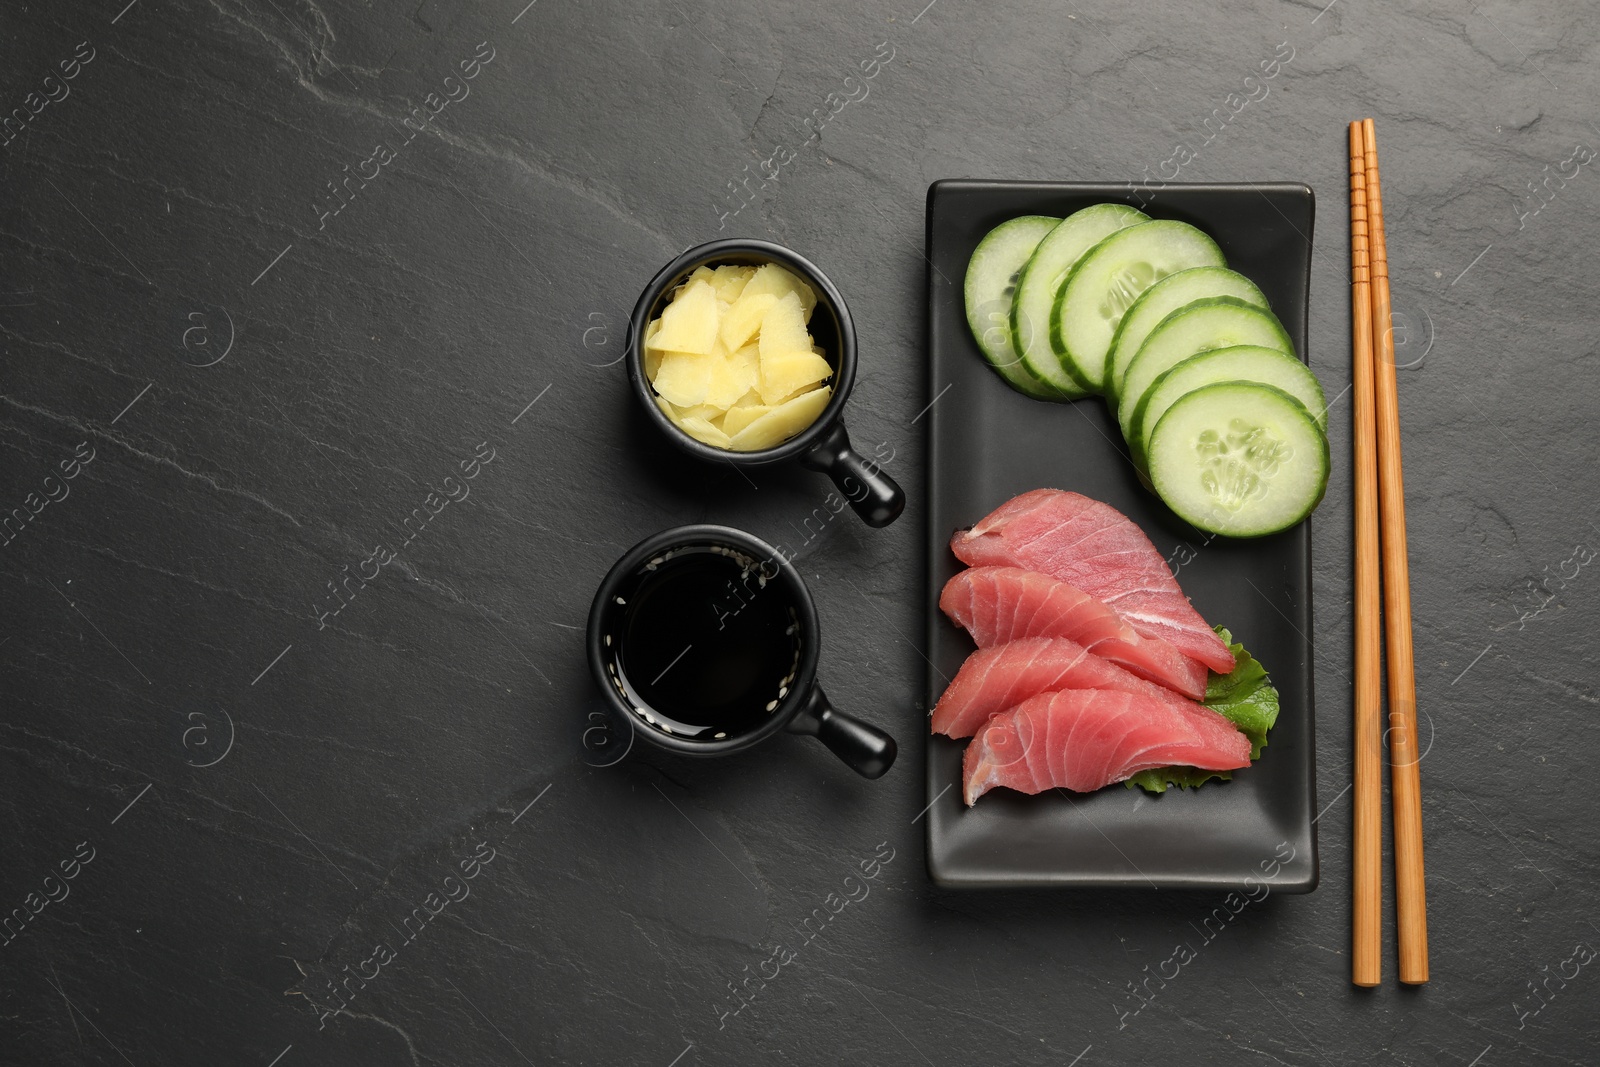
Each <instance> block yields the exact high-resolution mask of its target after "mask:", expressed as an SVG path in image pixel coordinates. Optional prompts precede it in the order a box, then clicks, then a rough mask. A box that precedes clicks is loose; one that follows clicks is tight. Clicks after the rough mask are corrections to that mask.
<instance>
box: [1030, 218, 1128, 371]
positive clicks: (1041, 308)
mask: <svg viewBox="0 0 1600 1067" xmlns="http://www.w3.org/2000/svg"><path fill="white" fill-rule="evenodd" d="M1149 221H1150V216H1148V215H1146V214H1145V213H1144V212H1142V211H1139V210H1138V209H1136V208H1131V207H1129V206H1128V205H1126V204H1095V205H1094V206H1093V207H1086V208H1084V209H1083V210H1082V211H1075V212H1073V213H1072V214H1071V215H1068V216H1067V217H1066V218H1065V219H1064V220H1062V222H1061V225H1059V226H1057V227H1056V228H1055V229H1053V230H1051V231H1050V233H1049V234H1048V235H1047V236H1046V237H1045V239H1044V240H1042V241H1040V242H1039V247H1038V248H1036V249H1034V251H1033V256H1032V258H1030V259H1029V260H1028V263H1027V266H1025V267H1023V268H1022V275H1021V277H1020V278H1018V279H1017V295H1016V298H1015V299H1014V300H1013V301H1012V302H1011V343H1012V345H1013V346H1015V348H1016V350H1017V353H1018V354H1019V355H1020V356H1021V357H1022V361H1023V362H1024V363H1026V364H1027V365H1028V369H1029V370H1030V371H1032V372H1033V374H1034V376H1035V377H1036V378H1039V379H1041V380H1043V381H1045V382H1048V383H1049V384H1050V385H1053V386H1055V387H1056V388H1057V389H1059V390H1061V393H1062V395H1063V396H1067V397H1079V396H1088V395H1089V391H1088V390H1087V389H1085V388H1084V387H1083V386H1082V385H1080V384H1078V382H1076V381H1074V380H1073V378H1072V375H1070V374H1068V373H1067V371H1066V368H1064V367H1063V366H1062V365H1061V359H1060V357H1059V354H1058V352H1057V350H1056V349H1055V347H1054V346H1053V345H1052V344H1051V330H1050V312H1051V311H1052V310H1053V309H1054V307H1055V303H1056V297H1057V296H1058V295H1059V294H1060V292H1061V287H1062V286H1063V285H1065V284H1066V282H1067V275H1068V274H1070V273H1072V268H1073V267H1074V266H1076V265H1077V263H1078V260H1080V259H1082V258H1083V256H1084V254H1085V253H1086V252H1088V251H1089V250H1090V249H1091V248H1093V247H1094V246H1095V245H1097V244H1099V243H1100V242H1101V241H1103V240H1105V238H1107V237H1109V236H1111V235H1112V234H1113V233H1116V232H1117V231H1118V230H1124V229H1127V228H1128V227H1129V226H1136V225H1138V224H1139V223H1141V222H1149Z"/></svg>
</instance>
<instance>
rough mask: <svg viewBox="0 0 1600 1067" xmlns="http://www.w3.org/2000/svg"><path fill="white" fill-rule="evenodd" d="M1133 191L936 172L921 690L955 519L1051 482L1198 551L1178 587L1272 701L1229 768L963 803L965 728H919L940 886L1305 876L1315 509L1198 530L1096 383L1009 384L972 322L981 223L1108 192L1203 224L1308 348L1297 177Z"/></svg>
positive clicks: (1164, 883)
mask: <svg viewBox="0 0 1600 1067" xmlns="http://www.w3.org/2000/svg"><path fill="white" fill-rule="evenodd" d="M1142 191H1143V192H1145V193H1146V195H1148V190H1142ZM1133 192H1134V191H1133V190H1132V189H1131V188H1130V187H1129V186H1128V185H1127V184H1126V183H1123V184H1117V185H1095V184H1086V183H1076V182H1074V183H1057V182H997V181H970V180H956V181H940V182H935V183H934V184H933V185H932V186H930V187H929V189H928V262H929V271H928V345H929V360H928V394H927V397H928V400H929V401H930V402H932V406H931V407H930V408H929V409H928V413H927V415H926V416H925V418H926V419H927V423H928V429H927V432H928V452H929V458H928V509H927V515H928V528H927V538H928V541H927V548H928V582H927V589H926V593H925V604H926V609H925V610H926V612H927V626H928V649H929V652H928V657H929V660H930V663H929V671H928V704H927V706H928V707H930V708H931V707H932V706H933V703H934V701H935V700H936V699H937V698H938V696H939V694H940V693H942V692H943V691H944V687H945V685H946V684H947V679H949V678H953V677H954V676H955V673H956V670H957V669H958V668H959V667H960V666H961V662H962V660H964V659H965V658H966V656H967V655H968V653H970V652H971V651H972V647H973V646H972V643H971V641H970V640H969V639H968V637H967V635H966V634H965V633H964V632H962V631H961V630H960V629H958V628H957V627H956V626H954V625H953V624H952V623H951V622H950V621H949V620H948V619H946V618H945V617H944V616H943V615H942V614H941V613H940V611H939V591H940V590H941V589H942V588H943V587H944V584H945V582H946V581H947V580H948V579H949V578H950V576H951V575H953V574H954V573H955V572H956V570H957V569H959V566H960V564H959V563H958V562H957V561H956V559H955V557H954V556H953V555H951V553H950V549H949V542H950V536H951V534H952V533H953V532H954V531H956V530H958V529H961V528H963V527H967V526H971V525H972V524H973V523H975V522H977V521H978V520H979V519H981V518H982V517H983V516H984V515H986V514H988V513H989V512H990V511H992V510H993V509H994V508H996V507H998V506H999V505H1000V504H1002V503H1004V502H1005V501H1006V500H1009V499H1010V498H1011V497H1013V496H1015V495H1017V494H1018V493H1022V492H1026V491H1027V490H1030V489H1039V488H1044V487H1051V488H1057V489H1070V490H1074V491H1076V492H1079V493H1083V494H1084V495H1086V496H1090V497H1093V498H1095V499H1097V500H1103V501H1105V502H1106V503H1108V504H1110V505H1111V506H1112V507H1114V508H1116V509H1117V510H1119V511H1121V512H1122V513H1123V514H1125V515H1127V516H1128V517H1129V518H1131V519H1132V520H1133V521H1134V522H1136V523H1138V524H1139V526H1140V527H1141V528H1142V529H1143V530H1144V532H1145V533H1146V534H1148V535H1149V537H1150V539H1151V540H1152V541H1154V542H1155V545H1156V548H1157V549H1159V550H1160V551H1161V553H1162V554H1163V555H1164V556H1167V557H1168V559H1169V560H1173V561H1175V562H1180V563H1181V562H1182V560H1183V559H1184V558H1185V550H1184V546H1185V545H1187V546H1188V552H1192V554H1193V558H1192V559H1191V560H1189V561H1188V562H1187V563H1182V565H1181V567H1180V569H1179V572H1178V581H1179V584H1181V585H1182V587H1183V591H1184V592H1185V593H1186V594H1188V596H1189V598H1190V599H1191V600H1192V601H1193V602H1194V605H1195V607H1196V608H1197V609H1198V610H1199V611H1200V614H1201V615H1202V616H1204V617H1205V618H1206V620H1207V621H1209V622H1212V623H1220V624H1222V625H1224V626H1227V627H1228V628H1229V629H1231V630H1232V631H1233V634H1234V639H1235V640H1237V641H1242V642H1243V643H1244V645H1245V647H1246V648H1248V649H1249V650H1250V651H1251V653H1252V654H1254V655H1255V656H1256V658H1257V659H1259V660H1260V661H1261V662H1262V663H1263V664H1264V665H1265V666H1266V667H1267V669H1268V671H1269V672H1270V673H1271V676H1272V681H1273V683H1274V684H1275V685H1276V686H1277V687H1278V692H1279V694H1280V696H1281V698H1282V711H1281V713H1280V714H1279V716H1278V723H1277V726H1276V727H1274V729H1273V731H1272V734H1271V743H1270V744H1269V745H1268V747H1267V748H1266V750H1265V751H1264V752H1263V753H1262V756H1261V759H1260V760H1259V761H1258V762H1257V763H1256V764H1255V765H1254V766H1251V767H1249V768H1246V769H1245V770H1242V771H1238V772H1236V773H1235V774H1234V778H1233V781H1231V782H1225V783H1224V782H1211V783H1209V784H1207V785H1205V786H1203V787H1202V788H1200V789H1198V790H1189V791H1179V790H1177V789H1169V790H1168V791H1167V792H1166V793H1165V794H1163V795H1161V796H1150V795H1148V794H1146V793H1145V792H1144V791H1143V790H1139V789H1128V788H1125V787H1124V786H1121V785H1113V786H1110V787H1108V788H1106V789H1102V790H1099V791H1098V792H1095V793H1089V794H1070V793H1066V792H1063V791H1060V790H1057V791H1052V792H1049V793H1044V794H1041V795H1038V796H1024V795H1022V794H1020V793H1016V792H1013V791H1011V790H1009V789H1001V790H996V791H994V792H991V793H989V794H987V795H985V796H984V797H983V798H982V799H981V800H980V801H979V802H978V803H977V804H976V805H975V806H974V807H972V808H970V809H969V808H967V807H966V806H965V805H964V804H963V803H962V801H961V757H962V753H963V752H964V751H965V748H966V744H967V742H966V741H954V740H951V739H949V738H946V737H929V739H928V740H929V744H928V756H927V770H928V801H929V804H930V807H929V808H928V812H927V820H928V872H929V874H930V875H931V876H932V877H933V879H934V881H935V882H937V883H938V884H940V885H943V886H971V887H983V886H991V887H1000V886H1117V887H1122V886H1127V887H1138V886H1149V887H1152V888H1162V889H1167V888H1192V889H1204V888H1213V887H1238V886H1242V885H1244V881H1245V879H1246V878H1247V877H1254V878H1255V879H1258V880H1259V879H1265V878H1266V875H1267V874H1271V875H1273V877H1271V878H1270V879H1268V880H1270V882H1271V884H1272V886H1273V888H1274V889H1277V890H1279V891H1281V892H1302V893H1304V892H1310V891H1311V890H1312V889H1315V888H1316V885H1317V848H1316V827H1315V825H1314V824H1313V818H1314V814H1313V813H1314V808H1315V796H1314V790H1315V775H1314V773H1313V770H1314V757H1315V752H1314V740H1313V732H1312V704H1311V657H1312V649H1311V530H1310V525H1309V523H1302V524H1301V525H1299V526H1297V527H1295V528H1294V529H1292V530H1288V531H1285V532H1284V533H1282V534H1278V535H1275V536H1273V537H1269V538H1263V539H1259V540H1253V541H1226V540H1224V539H1222V538H1218V539H1215V540H1212V541H1211V542H1210V543H1209V544H1206V543H1204V542H1205V540H1206V539H1205V536H1204V535H1202V534H1200V533H1198V532H1197V531H1196V530H1194V529H1193V528H1192V527H1190V526H1188V525H1187V524H1186V523H1184V522H1183V521H1182V520H1181V519H1179V518H1177V517H1176V516H1175V515H1173V514H1172V512H1170V511H1169V510H1168V509H1167V508H1166V507H1165V505H1163V504H1162V503H1161V501H1159V500H1158V499H1156V497H1155V496H1154V495H1152V494H1151V493H1149V492H1147V491H1146V490H1145V489H1143V488H1142V487H1141V486H1140V485H1139V483H1138V480H1137V478H1136V477H1135V475H1134V472H1133V468H1132V466H1131V464H1130V463H1129V461H1128V459H1127V456H1126V453H1125V451H1124V448H1123V445H1122V439H1121V435H1120V434H1119V432H1118V429H1117V422H1116V419H1115V418H1114V417H1111V416H1110V415H1109V414H1108V413H1107V411H1106V409H1105V405H1104V404H1103V402H1102V401H1100V400H1099V399H1097V398H1090V399H1086V400H1080V401H1077V402H1076V403H1071V404H1054V403H1046V402H1041V401H1037V400H1030V399H1028V398H1027V397H1025V396H1023V395H1022V394H1020V393H1017V392H1015V391H1014V390H1012V389H1011V388H1010V387H1009V386H1007V385H1006V383H1005V382H1003V381H1002V380H1001V379H1000V377H999V376H998V375H996V374H995V373H994V372H993V371H992V370H990V369H989V367H988V365H987V364H986V363H985V362H984V360H983V356H982V355H981V353H980V352H979V350H978V346H977V343H976V342H975V341H974V340H973V338H972V334H971V332H970V331H969V330H968V328H967V322H966V316H965V312H964V309H963V303H962V281H963V279H964V278H965V276H966V270H967V260H968V258H969V257H970V256H971V255H972V250H973V249H974V248H975V247H976V246H977V244H978V241H979V240H980V239H981V238H982V237H983V235H984V234H986V233H987V232H989V230H990V229H992V228H993V227H995V226H997V225H999V224H1000V223H1002V222H1004V221H1005V220H1007V219H1009V218H1014V217H1016V216H1018V215H1054V216H1059V217H1065V216H1067V215H1069V214H1071V213H1072V212H1074V211H1076V210H1078V209H1079V208H1082V207H1087V206H1089V205H1090V204H1096V203H1102V202H1105V201H1118V202H1121V203H1129V204H1133V205H1134V206H1136V207H1140V209H1141V210H1143V211H1144V212H1145V213H1146V214H1148V215H1150V216H1151V217H1152V218H1159V219H1181V220H1183V221H1184V222H1189V223H1192V224H1194V225H1195V226H1198V227H1200V229H1202V230H1204V231H1205V232H1206V233H1208V234H1210V235H1211V236H1212V237H1213V238H1214V239H1215V240H1216V241H1217V243H1218V244H1219V245H1221V247H1222V251H1223V253H1224V254H1225V255H1226V256H1227V258H1228V265H1229V266H1230V267H1232V268H1233V269H1234V270H1236V271H1239V272H1240V273H1242V274H1244V275H1246V276H1247V277H1249V278H1250V279H1251V280H1252V281H1254V282H1255V283H1256V284H1257V285H1259V286H1260V287H1261V289H1262V291H1263V292H1264V293H1265V294H1266V296H1267V298H1268V300H1270V301H1271V304H1272V309H1273V310H1274V311H1275V312H1277V314H1278V317H1279V318H1280V319H1282V320H1283V325H1284V327H1285V329H1287V330H1288V331H1289V336H1290V337H1291V338H1292V339H1293V340H1294V343H1295V346H1296V349H1297V350H1298V352H1299V354H1300V358H1301V359H1305V358H1306V306H1307V299H1308V296H1309V286H1310V272H1311V224H1312V215H1313V209H1314V202H1313V196H1312V192H1311V190H1310V189H1309V188H1308V187H1306V186H1304V185H1296V184H1269V185H1168V186H1166V187H1164V188H1162V189H1161V190H1160V191H1159V192H1157V193H1156V194H1155V195H1154V196H1153V198H1151V199H1150V200H1149V202H1148V203H1144V204H1141V203H1140V202H1139V199H1138V198H1136V197H1135V196H1134V195H1133ZM1290 850H1292V853H1291V851H1290ZM1290 855H1292V857H1293V858H1292V859H1289V860H1288V861H1287V862H1283V860H1284V857H1287V856H1290ZM1275 864H1276V866H1277V868H1278V869H1274V865H1275Z"/></svg>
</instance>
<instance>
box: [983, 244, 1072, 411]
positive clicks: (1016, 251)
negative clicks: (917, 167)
mask: <svg viewBox="0 0 1600 1067" xmlns="http://www.w3.org/2000/svg"><path fill="white" fill-rule="evenodd" d="M1060 222H1061V220H1060V219H1057V218H1051V217H1049V216H1046V215H1024V216H1022V217H1021V218H1016V219H1011V220H1010V221H1009V222H1002V223H1001V224H1000V225H998V226H996V227H995V228H994V229H992V230H990V231H989V232H988V233H986V234H984V237H983V240H981V241H979V242H978V247H977V248H975V249H973V251H972V258H971V259H970V260H968V261H967V277H966V283H965V285H964V286H963V290H964V294H965V297H966V305H967V325H968V326H970V327H972V336H973V337H974V338H976V339H977V342H978V347H979V348H980V349H982V351H983V358H984V359H986V360H988V361H989V366H991V367H993V368H994V369H995V371H996V373H998V374H999V375H1000V377H1002V378H1004V379H1005V380H1006V382H1007V383H1009V384H1010V386H1011V387H1012V388H1013V389H1016V390H1017V391H1019V392H1022V393H1026V394H1027V395H1028V396H1031V397H1037V398H1039V399H1042V400H1054V399H1057V398H1058V393H1057V392H1056V390H1054V389H1051V388H1050V387H1049V386H1048V385H1046V384H1045V383H1044V382H1043V381H1041V380H1040V379H1039V377H1038V376H1037V375H1035V374H1034V373H1033V372H1032V371H1030V370H1029V369H1028V367H1027V364H1025V363H1023V362H1022V357H1021V356H1020V355H1018V354H1017V350H1016V348H1015V346H1013V345H1012V343H1011V303H1012V297H1013V295H1014V294H1015V292H1016V288H1017V275H1018V274H1019V273H1020V272H1021V271H1022V268H1023V267H1024V266H1025V265H1026V264H1027V262H1028V257H1030V256H1032V255H1033V250H1034V249H1035V248H1037V247H1039V242H1040V241H1042V240H1044V238H1045V235H1046V234H1048V233H1049V232H1050V231H1051V230H1053V229H1055V228H1056V226H1057V224H1059V223H1060Z"/></svg>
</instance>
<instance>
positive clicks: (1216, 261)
mask: <svg viewBox="0 0 1600 1067" xmlns="http://www.w3.org/2000/svg"><path fill="white" fill-rule="evenodd" d="M1150 226H1154V227H1159V232H1160V233H1161V234H1172V235H1174V236H1173V237H1172V238H1170V239H1171V240H1173V241H1178V240H1182V241H1190V242H1194V248H1193V249H1192V250H1191V251H1193V252H1194V253H1195V254H1193V255H1190V256H1187V257H1179V262H1180V263H1181V264H1182V265H1181V266H1178V267H1177V268H1176V269H1174V270H1169V271H1167V272H1166V273H1165V274H1163V275H1161V277H1159V278H1157V279H1155V281H1157V282H1158V281H1160V280H1161V278H1165V277H1170V276H1171V275H1173V274H1177V273H1178V272H1179V271H1182V270H1188V269H1190V268H1193V267H1205V266H1211V267H1223V266H1226V265H1227V260H1226V259H1225V258H1224V257H1223V254H1222V249H1221V248H1219V247H1218V246H1217V243H1216V242H1215V241H1214V240H1212V239H1211V237H1210V235H1209V234H1207V233H1206V232H1205V231H1203V230H1201V229H1199V228H1197V227H1195V226H1191V225H1189V224H1188V223H1186V222H1180V221H1177V220H1173V219H1155V220H1152V221H1150V222H1147V223H1141V224H1139V225H1138V226H1130V227H1128V228H1127V229H1125V230H1118V231H1117V232H1116V233H1113V234H1111V235H1110V236H1108V237H1106V239H1105V240H1103V241H1101V242H1100V243H1099V244H1097V245H1096V246H1095V247H1093V248H1091V249H1090V250H1089V251H1088V252H1085V253H1084V255H1083V258H1082V259H1080V260H1078V264H1077V266H1075V267H1073V269H1072V273H1071V274H1069V275H1068V276H1067V280H1066V283H1065V284H1063V285H1062V287H1061V294H1060V295H1059V296H1058V297H1057V298H1056V302H1055V306H1054V307H1053V308H1052V309H1051V312H1050V341H1051V346H1052V347H1053V348H1055V350H1056V351H1057V353H1058V354H1059V356H1060V359H1061V365H1062V366H1063V367H1064V368H1066V370H1067V373H1068V374H1070V375H1072V378H1073V380H1074V381H1077V382H1078V383H1079V384H1081V385H1082V386H1083V387H1084V388H1085V389H1087V390H1089V391H1090V392H1093V393H1103V392H1104V391H1105V389H1104V381H1105V371H1106V367H1105V364H1106V359H1107V357H1108V356H1109V355H1110V353H1111V338H1110V337H1108V338H1106V345H1105V351H1104V352H1101V353H1100V354H1099V358H1098V361H1097V362H1098V365H1097V366H1096V367H1095V368H1094V369H1093V370H1092V371H1091V370H1090V369H1089V368H1087V367H1085V366H1084V365H1083V364H1084V362H1085V361H1086V359H1087V356H1086V355H1080V354H1078V353H1074V352H1073V351H1072V347H1071V345H1070V344H1069V343H1068V341H1067V331H1066V320H1067V316H1068V313H1069V311H1070V309H1069V307H1068V305H1069V304H1073V303H1075V302H1076V303H1081V302H1082V301H1081V300H1079V301H1074V300H1073V299H1072V297H1074V296H1079V297H1081V296H1083V295H1084V294H1081V293H1073V292H1072V289H1073V286H1074V284H1075V283H1077V282H1079V281H1080V279H1081V280H1082V283H1083V284H1087V279H1088V278H1089V273H1088V272H1089V270H1090V268H1091V267H1096V266H1097V260H1098V258H1099V257H1101V256H1109V255H1112V254H1113V253H1114V252H1115V251H1116V250H1118V249H1120V248H1121V247H1122V246H1123V245H1124V244H1127V245H1132V246H1134V247H1137V245H1136V242H1138V241H1140V240H1148V239H1151V238H1153V237H1155V234H1153V233H1151V232H1150V231H1145V232H1144V233H1143V234H1139V236H1133V235H1134V234H1138V233H1139V231H1140V230H1143V229H1144V228H1145V227H1150ZM1151 284H1152V285H1153V284H1155V282H1152V283H1151ZM1148 288H1149V287H1148V286H1147V287H1146V289H1148ZM1140 295H1141V296H1142V295H1143V293H1141V294H1140ZM1094 296H1095V298H1096V299H1098V298H1099V296H1100V294H1098V293H1096V294H1094ZM1131 307H1132V305H1131V304H1130V305H1129V308H1131ZM1127 310H1128V309H1124V311H1123V314H1124V315H1126V314H1127ZM1118 324H1119V325H1120V324H1121V319H1120V318H1119V319H1118ZM1111 332H1112V335H1113V336H1115V334H1116V329H1115V328H1113V329H1112V331H1111ZM1096 377H1098V380H1095V379H1096Z"/></svg>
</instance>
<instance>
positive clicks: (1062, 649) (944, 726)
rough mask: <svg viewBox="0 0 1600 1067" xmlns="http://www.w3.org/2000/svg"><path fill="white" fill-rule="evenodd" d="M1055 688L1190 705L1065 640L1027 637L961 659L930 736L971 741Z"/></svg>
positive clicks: (936, 710) (935, 711)
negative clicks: (1003, 715) (996, 719)
mask: <svg viewBox="0 0 1600 1067" xmlns="http://www.w3.org/2000/svg"><path fill="white" fill-rule="evenodd" d="M1058 689H1117V690H1121V691H1122V692H1125V693H1134V694H1137V695H1139V696H1143V697H1146V698H1148V699H1150V700H1158V701H1166V702H1167V703H1171V704H1179V705H1187V704H1189V703H1191V701H1188V700H1185V699H1184V698H1183V697H1181V696H1179V695H1178V694H1176V693H1174V692H1173V691H1172V690H1170V689H1167V688H1165V687H1164V686H1159V685H1156V684H1155V683H1154V682H1147V681H1145V680H1144V679H1143V678H1139V677H1136V676H1135V675H1132V674H1129V673H1128V672H1127V671H1125V670H1123V669H1122V668H1121V667H1119V666H1117V665H1116V664H1115V663H1112V662H1111V661H1109V660H1103V659H1101V658H1100V657H1099V656H1097V655H1095V654H1094V653H1093V652H1090V651H1089V650H1087V649H1086V648H1084V647H1083V646H1082V645H1080V644H1078V643H1077V642H1076V641H1070V640H1068V639H1067V638H1065V637H1027V638H1024V639H1022V640H1021V641H1011V642H1008V643H1007V644H1004V645H996V646H994V647H993V648H980V649H978V651H976V652H974V653H973V654H972V655H970V656H968V657H967V661H966V662H965V663H963V664H962V665H961V669H960V670H959V671H957V672H956V676H955V678H954V679H953V680H952V681H951V682H950V685H949V686H948V687H947V688H946V689H945V691H944V695H943V696H941V697H940V698H939V702H938V703H937V704H935V705H934V706H933V732H934V733H936V734H945V735H946V736H949V737H971V736H972V735H973V734H975V733H977V732H978V730H979V729H980V728H981V727H982V726H983V724H984V723H985V722H987V721H988V719H989V716H991V715H994V714H996V713H997V712H1002V711H1005V710H1006V709H1007V708H1010V707H1015V706H1016V705H1018V704H1020V703H1022V702H1023V701H1024V700H1027V699H1028V698H1029V697H1034V696H1038V695H1039V694H1040V693H1053V692H1055V691H1056V690H1058Z"/></svg>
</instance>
